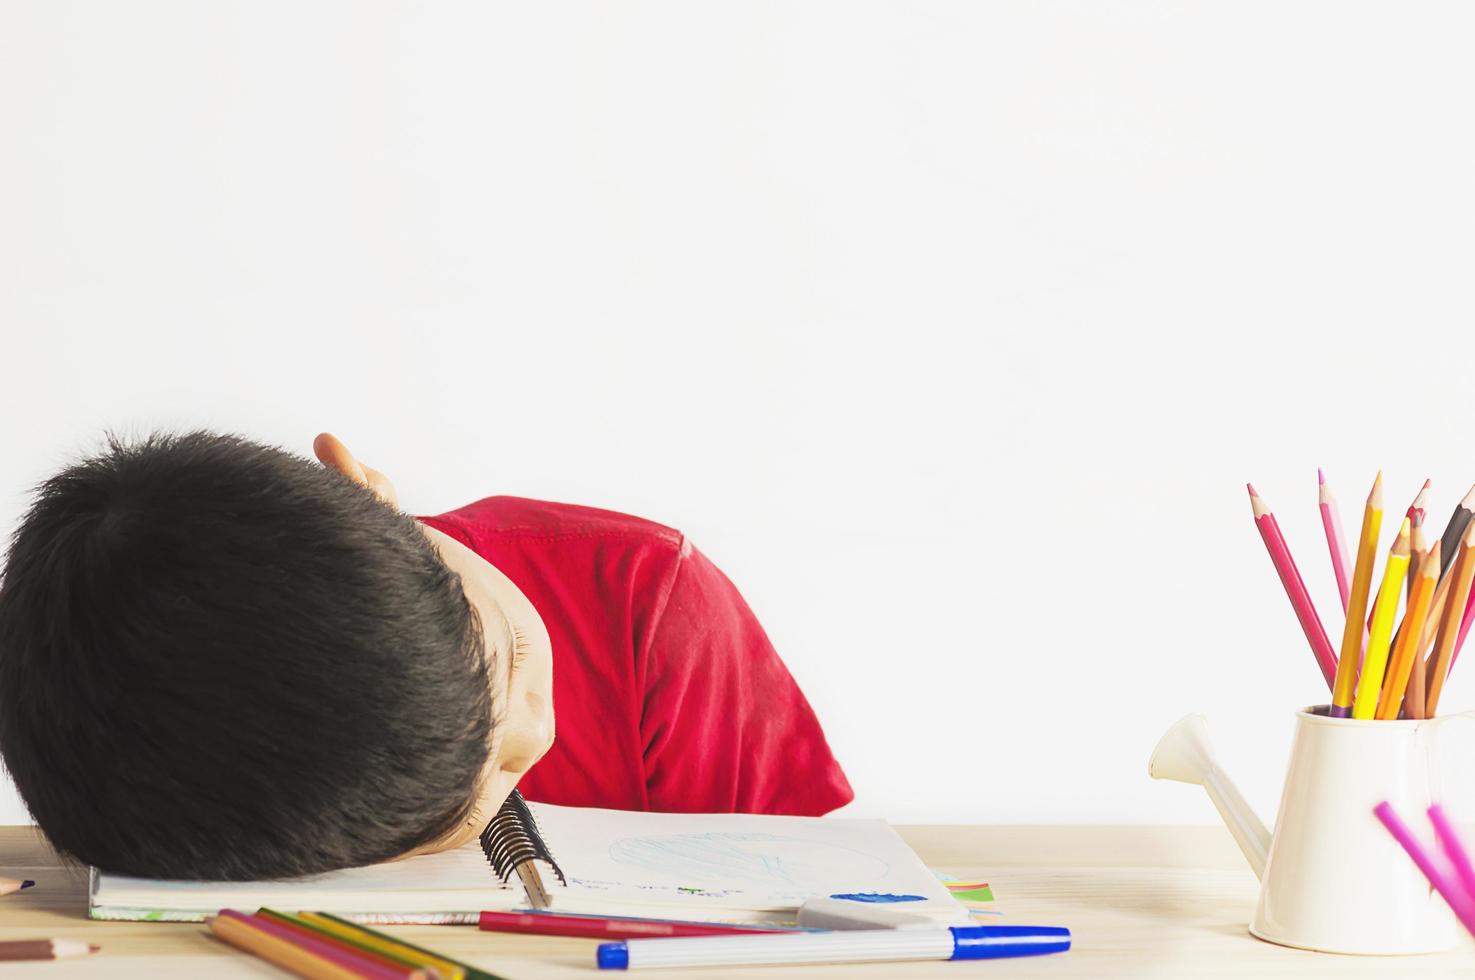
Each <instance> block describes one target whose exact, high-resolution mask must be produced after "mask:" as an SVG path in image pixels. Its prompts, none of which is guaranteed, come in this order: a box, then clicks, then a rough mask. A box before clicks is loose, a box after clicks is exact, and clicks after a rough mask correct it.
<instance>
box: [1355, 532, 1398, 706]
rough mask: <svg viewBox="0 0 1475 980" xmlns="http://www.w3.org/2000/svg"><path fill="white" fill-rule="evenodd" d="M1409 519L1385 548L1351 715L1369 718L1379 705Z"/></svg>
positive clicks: (1391, 637)
mask: <svg viewBox="0 0 1475 980" xmlns="http://www.w3.org/2000/svg"><path fill="white" fill-rule="evenodd" d="M1408 538H1409V519H1408V518H1407V517H1405V518H1404V519H1403V526H1402V527H1400V528H1399V529H1398V539H1397V540H1396V541H1394V542H1393V548H1392V549H1391V550H1390V551H1389V552H1388V563H1387V565H1386V566H1385V567H1384V571H1383V584H1382V587H1381V588H1379V589H1378V601H1377V607H1376V612H1375V615H1374V616H1373V627H1372V629H1371V630H1369V631H1368V635H1367V654H1366V655H1365V656H1364V657H1363V659H1362V676H1361V677H1359V678H1358V679H1357V697H1356V699H1355V700H1354V701H1353V702H1352V717H1353V718H1357V719H1359V720H1362V721H1371V720H1372V718H1373V715H1374V714H1375V713H1376V711H1377V708H1378V695H1379V694H1380V693H1382V690H1383V673H1384V671H1385V670H1386V669H1387V667H1388V644H1389V643H1390V642H1391V641H1392V639H1393V615H1394V613H1395V612H1396V610H1397V609H1398V594H1399V592H1401V591H1402V590H1403V580H1404V579H1405V578H1407V577H1408Z"/></svg>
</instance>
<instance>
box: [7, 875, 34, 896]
mask: <svg viewBox="0 0 1475 980" xmlns="http://www.w3.org/2000/svg"><path fill="white" fill-rule="evenodd" d="M34 884H35V882H34V881H32V880H31V879H29V878H27V879H26V880H24V881H21V880H20V879H18V878H0V895H9V894H11V893H12V892H18V891H20V890H21V889H22V888H30V887H31V886H32V885H34Z"/></svg>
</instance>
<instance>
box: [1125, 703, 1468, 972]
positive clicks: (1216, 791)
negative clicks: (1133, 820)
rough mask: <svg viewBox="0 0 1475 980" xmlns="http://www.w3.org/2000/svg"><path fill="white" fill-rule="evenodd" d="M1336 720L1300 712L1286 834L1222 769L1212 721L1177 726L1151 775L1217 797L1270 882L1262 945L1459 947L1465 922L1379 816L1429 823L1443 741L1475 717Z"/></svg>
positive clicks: (1314, 711) (1161, 745) (1197, 719)
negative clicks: (1389, 807)
mask: <svg viewBox="0 0 1475 980" xmlns="http://www.w3.org/2000/svg"><path fill="white" fill-rule="evenodd" d="M1326 711H1327V709H1326V707H1325V706H1324V705H1323V706H1318V707H1312V708H1306V709H1304V710H1302V711H1298V712H1297V713H1296V736H1295V741H1294V743H1293V744H1292V746H1291V761H1290V768H1289V769H1288V770H1287V772H1286V782H1285V791H1284V793H1283V794H1282V796H1281V801H1280V816H1279V819H1278V821H1277V823H1276V825H1275V831H1274V833H1272V832H1271V831H1269V830H1267V829H1266V827H1265V825H1264V824H1263V823H1261V822H1260V819H1259V818H1258V817H1257V816H1255V812H1254V811H1253V810H1252V809H1251V808H1250V806H1249V804H1248V803H1246V802H1245V798H1244V797H1243V796H1241V795H1240V792H1239V790H1237V789H1235V787H1234V784H1233V783H1232V782H1230V781H1229V777H1228V776H1226V775H1225V774H1224V770H1222V769H1220V768H1219V765H1218V763H1217V762H1215V760H1214V750H1213V747H1212V745H1211V744H1210V742H1209V729H1208V724H1207V723H1206V722H1205V721H1204V718H1203V716H1202V715H1189V716H1188V717H1186V718H1184V719H1183V720H1181V721H1179V722H1178V723H1177V724H1175V725H1174V726H1173V727H1172V728H1170V729H1168V731H1167V734H1165V735H1164V736H1163V737H1162V739H1161V740H1160V741H1159V742H1158V744H1157V748H1156V749H1155V750H1153V753H1152V759H1151V760H1150V761H1149V762H1148V764H1147V768H1148V772H1149V773H1150V774H1151V776H1152V777H1153V778H1154V779H1173V780H1177V781H1178V782H1183V783H1195V784H1198V785H1200V786H1202V787H1203V788H1204V789H1205V790H1207V791H1208V794H1209V799H1210V800H1212V801H1213V802H1214V807H1215V808H1216V809H1217V810H1218V811H1219V816H1220V817H1221V818H1223V820H1224V823H1225V825H1226V826H1228V828H1229V832H1230V833H1231V834H1232V835H1234V839H1235V842H1236V843H1238V844H1239V848H1240V850H1241V851H1243V852H1244V855H1245V858H1246V859H1248V860H1249V862H1250V867H1251V868H1253V869H1254V872H1255V874H1256V876H1258V877H1259V879H1260V901H1259V904H1258V906H1257V907H1256V909H1255V917H1254V918H1253V919H1252V920H1251V922H1250V932H1251V933H1253V934H1254V935H1255V936H1258V937H1259V938H1261V939H1264V940H1267V941H1269V942H1272V943H1279V944H1280V945H1282V946H1296V947H1299V948H1301V949H1314V950H1322V951H1325V952H1333V953H1367V954H1399V953H1432V952H1438V951H1440V950H1446V949H1449V948H1451V947H1452V946H1454V945H1455V942H1456V938H1457V935H1458V933H1457V930H1456V928H1455V920H1454V916H1453V915H1452V914H1451V912H1450V910H1449V907H1448V906H1447V905H1446V904H1445V903H1444V900H1443V899H1442V898H1440V897H1439V895H1438V894H1437V893H1435V892H1434V891H1433V890H1432V889H1431V888H1430V887H1429V883H1428V881H1427V880H1426V879H1425V878H1424V876H1423V874H1421V873H1420V872H1419V870H1418V869H1417V868H1416V867H1415V866H1414V863H1413V862H1412V861H1410V860H1409V858H1408V855H1407V854H1405V853H1404V852H1403V849H1402V848H1401V847H1399V846H1398V844H1397V842H1395V841H1394V840H1393V838H1392V836H1391V835H1389V833H1388V832H1387V830H1385V829H1384V827H1383V825H1382V824H1381V823H1379V822H1378V819H1377V818H1376V817H1375V816H1373V807H1375V806H1376V805H1377V804H1378V803H1380V802H1381V801H1383V800H1388V801H1389V802H1391V803H1392V804H1393V806H1394V808H1395V809H1396V810H1397V811H1398V812H1399V813H1401V814H1403V815H1404V816H1405V818H1407V819H1409V821H1410V823H1411V824H1418V825H1422V824H1423V821H1422V819H1421V818H1422V815H1423V812H1424V811H1425V810H1426V809H1427V808H1428V807H1429V805H1430V803H1434V802H1439V800H1440V798H1441V796H1442V795H1443V794H1442V789H1443V780H1442V775H1443V773H1442V766H1441V762H1440V754H1441V753H1440V747H1439V739H1440V738H1441V737H1447V736H1444V735H1443V733H1444V729H1445V727H1446V726H1448V725H1450V724H1451V723H1452V722H1456V721H1469V720H1471V719H1475V713H1469V714H1456V715H1445V716H1442V717H1439V718H1433V719H1429V720H1426V721H1355V720H1353V719H1351V718H1331V717H1328V716H1327V714H1326ZM1465 730H1466V731H1469V730H1470V729H1469V728H1468V727H1467V728H1466V729H1465ZM1460 775H1461V776H1462V777H1464V778H1469V777H1470V775H1471V774H1469V773H1464V772H1462V773H1460ZM1415 818H1418V819H1415Z"/></svg>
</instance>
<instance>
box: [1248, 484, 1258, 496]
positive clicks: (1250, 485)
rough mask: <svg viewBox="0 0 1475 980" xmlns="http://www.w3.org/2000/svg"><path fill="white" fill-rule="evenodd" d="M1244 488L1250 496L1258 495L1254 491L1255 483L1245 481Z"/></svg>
mask: <svg viewBox="0 0 1475 980" xmlns="http://www.w3.org/2000/svg"><path fill="white" fill-rule="evenodd" d="M1245 489H1246V490H1248V491H1249V492H1250V496H1251V497H1258V496H1260V495H1259V494H1258V493H1256V492H1255V485H1254V484H1253V483H1246V484H1245Z"/></svg>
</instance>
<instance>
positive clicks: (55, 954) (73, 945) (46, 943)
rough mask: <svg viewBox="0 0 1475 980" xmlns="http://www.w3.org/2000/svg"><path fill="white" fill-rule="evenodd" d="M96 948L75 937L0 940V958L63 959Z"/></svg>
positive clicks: (93, 951) (12, 959)
mask: <svg viewBox="0 0 1475 980" xmlns="http://www.w3.org/2000/svg"><path fill="white" fill-rule="evenodd" d="M97 949H98V947H96V946H92V945H89V944H88V943H83V942H78V941H77V940H75V939H18V940H11V941H9V942H0V960H6V961H15V960H65V959H70V958H71V957H73V956H86V955H87V954H88V953H95V952H97Z"/></svg>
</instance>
